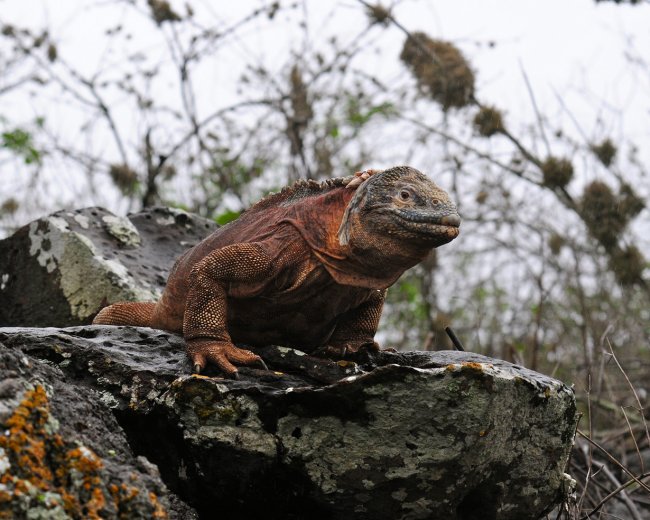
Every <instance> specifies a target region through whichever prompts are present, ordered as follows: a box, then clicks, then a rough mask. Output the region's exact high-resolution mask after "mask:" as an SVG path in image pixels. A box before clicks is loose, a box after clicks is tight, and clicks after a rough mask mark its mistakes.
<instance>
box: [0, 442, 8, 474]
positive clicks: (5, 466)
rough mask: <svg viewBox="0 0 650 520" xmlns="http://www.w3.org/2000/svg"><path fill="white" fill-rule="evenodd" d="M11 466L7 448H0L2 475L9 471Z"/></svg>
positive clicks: (0, 472) (0, 471) (0, 470)
mask: <svg viewBox="0 0 650 520" xmlns="http://www.w3.org/2000/svg"><path fill="white" fill-rule="evenodd" d="M10 467H11V463H10V462H9V458H8V457H7V454H6V453H5V450H4V449H3V448H0V475H2V474H3V473H5V472H7V471H9V468H10Z"/></svg>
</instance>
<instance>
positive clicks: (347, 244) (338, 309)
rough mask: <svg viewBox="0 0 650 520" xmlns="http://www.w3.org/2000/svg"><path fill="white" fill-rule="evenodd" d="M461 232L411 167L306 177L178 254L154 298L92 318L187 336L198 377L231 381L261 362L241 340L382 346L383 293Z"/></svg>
mask: <svg viewBox="0 0 650 520" xmlns="http://www.w3.org/2000/svg"><path fill="white" fill-rule="evenodd" d="M351 188H352V189H351ZM459 225H460V217H459V216H458V213H457V211H456V207H455V206H454V205H453V204H452V203H451V201H450V200H449V196H448V195H447V193H446V192H444V191H443V190H442V189H440V188H439V187H438V186H436V185H435V184H434V183H433V182H431V181H430V180H429V179H428V178H427V177H426V176H425V175H423V174H422V173H421V172H419V171H418V170H415V169H414V168H410V167H408V166H398V167H394V168H390V169H387V170H383V171H374V170H369V171H368V172H363V173H360V174H357V177H346V178H337V179H331V180H328V181H324V182H322V183H317V182H314V181H299V182H297V183H295V184H294V185H293V186H291V187H288V188H285V189H283V190H282V191H281V192H280V193H276V194H274V195H270V196H268V197H266V198H264V199H262V200H261V201H259V202H258V203H257V204H255V205H254V206H253V207H252V208H250V209H249V210H248V211H246V212H244V213H243V214H242V215H241V216H240V217H239V218H238V219H237V220H235V221H233V222H231V223H229V224H228V225H226V226H223V227H221V228H219V229H217V230H216V231H215V232H214V233H213V234H212V235H210V236H209V237H207V238H206V239H205V240H203V241H202V242H201V243H199V244H197V245H196V246H195V247H193V248H192V249H190V250H189V251H187V252H186V253H185V254H184V255H183V256H181V257H180V258H179V259H178V260H177V261H176V264H175V265H174V267H173V269H172V271H171V273H170V275H169V279H168V280H167V286H166V288H165V291H164V292H163V295H162V297H161V299H160V300H159V301H158V302H138V303H134V302H122V303H116V304H114V305H111V306H109V307H106V308H105V309H103V310H102V311H101V312H100V313H99V314H98V315H97V317H96V318H95V320H94V322H93V323H95V324H106V325H139V326H147V327H153V328H158V329H165V330H169V331H172V332H178V333H182V334H183V336H184V338H185V340H186V344H187V352H188V354H189V356H190V358H191V359H192V363H193V366H194V370H195V371H197V372H200V371H201V370H202V369H203V368H204V367H205V365H206V364H207V363H214V364H216V365H217V366H218V367H219V368H221V369H222V370H223V371H225V372H226V373H228V374H231V375H236V374H237V368H236V366H235V365H236V364H252V363H262V364H263V362H262V361H261V359H260V358H259V357H258V356H257V355H255V354H253V353H252V352H250V351H248V350H244V349H241V348H238V347H236V346H235V345H234V343H242V344H248V345H259V346H261V345H269V344H276V345H284V346H290V347H296V348H298V349H300V350H303V351H305V352H308V353H312V352H314V351H317V350H318V351H319V352H326V351H327V352H340V353H341V354H344V353H345V352H355V351H357V350H358V349H359V348H361V347H364V346H365V347H370V348H377V345H376V343H375V342H374V335H375V332H376V331H377V325H378V323H379V317H380V315H381V309H382V306H383V303H384V295H385V289H386V288H387V287H389V286H390V285H392V284H393V283H395V281H396V280H397V279H398V278H399V277H400V275H401V274H402V273H403V272H404V271H406V270H407V269H409V268H410V267H413V266H414V265H415V264H417V263H418V262H420V261H421V260H423V259H424V258H425V257H426V256H427V254H428V253H429V252H430V251H431V249H433V248H435V247H438V246H440V245H442V244H446V243H447V242H449V241H451V240H453V239H454V238H456V236H458V233H459Z"/></svg>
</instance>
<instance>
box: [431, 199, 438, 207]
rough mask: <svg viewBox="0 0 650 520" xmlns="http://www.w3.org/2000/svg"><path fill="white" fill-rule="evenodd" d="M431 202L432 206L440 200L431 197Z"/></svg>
mask: <svg viewBox="0 0 650 520" xmlns="http://www.w3.org/2000/svg"><path fill="white" fill-rule="evenodd" d="M431 203H432V204H433V205H434V206H437V205H438V204H440V201H439V200H438V199H433V200H432V201H431Z"/></svg>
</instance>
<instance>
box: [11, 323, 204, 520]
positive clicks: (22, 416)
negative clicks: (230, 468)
mask: <svg viewBox="0 0 650 520" xmlns="http://www.w3.org/2000/svg"><path fill="white" fill-rule="evenodd" d="M0 330H2V329H0ZM10 336H11V337H12V339H13V340H14V341H15V340H18V343H19V344H20V345H13V346H15V347H16V348H8V346H7V344H6V343H5V342H3V341H0V432H3V434H2V435H0V518H15V519H23V518H30V519H32V518H34V519H37V518H43V519H45V518H48V519H55V520H61V519H66V518H79V519H81V518H116V519H117V518H135V519H151V518H178V519H192V518H198V516H197V515H196V513H195V512H194V511H193V510H192V509H191V508H190V507H188V506H187V505H185V504H184V503H183V502H182V501H180V500H179V499H177V498H176V497H175V496H174V495H173V494H172V493H170V491H169V489H168V488H167V486H166V485H165V484H163V482H162V480H161V478H160V474H159V471H158V468H157V467H156V466H155V465H154V464H152V463H151V462H149V461H148V460H147V459H146V458H145V457H142V456H135V455H134V454H133V451H132V450H131V448H130V447H129V442H128V439H127V437H126V435H125V433H124V430H123V429H122V428H121V427H120V426H119V424H118V421H117V420H116V418H115V416H114V414H113V413H112V412H111V409H110V407H109V406H106V405H105V404H104V403H103V402H102V394H101V393H99V392H98V391H97V390H95V389H94V388H93V387H92V385H90V386H89V385H87V384H84V382H83V380H82V379H81V378H80V379H76V378H73V379H67V378H66V376H65V375H64V371H62V369H61V368H60V367H59V365H61V364H63V365H65V363H53V362H51V361H48V360H47V354H46V351H42V352H41V354H43V355H44V356H43V357H39V356H38V355H30V354H27V353H26V352H25V351H24V350H23V348H22V347H25V346H27V345H28V344H29V341H28V340H26V341H23V340H21V339H19V336H15V335H13V334H10ZM7 337H8V336H7V335H6V333H4V332H3V338H7ZM49 339H50V343H49V347H48V351H49V352H50V354H49V355H50V356H51V355H53V354H54V353H55V352H56V351H57V349H58V347H57V339H56V338H55V337H54V336H53V335H50V336H49ZM12 344H13V341H10V342H9V345H12ZM60 355H64V354H63V352H61V351H60ZM61 359H64V358H61ZM67 359H68V360H69V361H70V362H71V363H75V362H76V359H71V358H67Z"/></svg>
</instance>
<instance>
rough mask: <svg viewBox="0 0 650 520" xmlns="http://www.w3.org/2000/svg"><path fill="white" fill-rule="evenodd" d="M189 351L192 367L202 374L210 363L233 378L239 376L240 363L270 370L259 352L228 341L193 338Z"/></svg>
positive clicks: (189, 343) (188, 343)
mask: <svg viewBox="0 0 650 520" xmlns="http://www.w3.org/2000/svg"><path fill="white" fill-rule="evenodd" d="M187 353H188V355H189V356H190V359H191V360H192V369H193V372H194V373H196V374H200V373H201V372H202V371H203V369H204V368H205V366H206V365H207V364H208V363H212V364H213V365H217V367H219V369H220V370H221V371H223V372H225V373H226V374H227V375H228V376H229V377H232V378H233V379H238V378H239V373H238V371H237V367H236V366H235V365H234V364H233V363H237V364H239V365H253V364H256V363H257V364H259V365H261V366H262V367H263V368H264V370H268V367H267V366H266V363H264V361H263V360H262V358H261V357H259V356H258V355H257V354H253V353H252V352H251V351H249V350H244V349H241V348H238V347H236V346H235V345H233V344H232V343H230V342H228V341H217V340H213V339H191V340H189V341H188V342H187Z"/></svg>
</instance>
